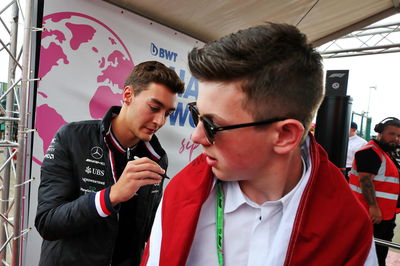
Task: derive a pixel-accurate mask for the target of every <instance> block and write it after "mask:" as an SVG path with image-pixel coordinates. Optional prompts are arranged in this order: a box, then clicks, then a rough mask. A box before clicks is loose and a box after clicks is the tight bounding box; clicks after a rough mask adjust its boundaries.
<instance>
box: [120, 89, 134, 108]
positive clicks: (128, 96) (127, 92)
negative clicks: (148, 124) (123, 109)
mask: <svg viewBox="0 0 400 266" xmlns="http://www.w3.org/2000/svg"><path fill="white" fill-rule="evenodd" d="M133 97H134V94H133V88H132V86H125V88H124V92H123V93H122V101H123V102H124V103H127V104H129V103H130V102H131V101H132V98H133Z"/></svg>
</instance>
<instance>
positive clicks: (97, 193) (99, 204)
mask: <svg viewBox="0 0 400 266" xmlns="http://www.w3.org/2000/svg"><path fill="white" fill-rule="evenodd" d="M100 192H101V191H98V192H96V196H95V198H94V203H95V205H96V210H97V212H98V214H99V215H100V216H101V217H107V216H108V215H107V214H105V213H104V212H103V209H102V208H101V203H100Z"/></svg>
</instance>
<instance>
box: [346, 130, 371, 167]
mask: <svg viewBox="0 0 400 266" xmlns="http://www.w3.org/2000/svg"><path fill="white" fill-rule="evenodd" d="M365 143H367V141H366V140H365V139H363V138H361V137H359V136H357V135H354V136H352V137H349V145H348V147H347V159H346V168H350V167H351V166H352V164H353V160H354V154H356V152H357V151H358V150H359V149H360V148H361V147H362V146H364V144H365Z"/></svg>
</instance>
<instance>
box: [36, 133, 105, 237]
mask: <svg viewBox="0 0 400 266" xmlns="http://www.w3.org/2000/svg"><path fill="white" fill-rule="evenodd" d="M66 131H67V130H66V127H65V126H64V127H62V128H61V129H60V130H59V131H58V132H57V134H56V136H55V137H54V139H53V140H52V142H51V144H50V146H49V148H48V150H47V153H46V155H45V158H44V160H43V164H42V167H41V177H40V178H41V180H40V186H39V191H38V207H37V213H36V218H35V226H36V228H37V230H38V232H39V233H40V235H41V236H42V237H43V238H44V239H46V240H56V239H60V238H65V237H70V236H71V235H73V234H80V233H82V232H83V231H85V230H88V228H90V227H91V226H93V224H94V223H95V222H96V221H99V220H100V219H101V217H100V216H99V215H98V214H97V213H96V208H95V205H94V195H95V193H87V194H85V195H82V196H79V181H78V178H77V177H75V176H73V166H72V160H71V158H70V153H69V152H68V147H70V146H71V144H70V143H69V141H68V140H67V139H68V138H67V137H66V135H68V132H66Z"/></svg>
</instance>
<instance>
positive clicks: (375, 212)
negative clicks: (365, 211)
mask: <svg viewBox="0 0 400 266" xmlns="http://www.w3.org/2000/svg"><path fill="white" fill-rule="evenodd" d="M369 216H370V217H371V221H372V223H373V224H379V223H381V221H382V212H381V209H380V208H379V206H378V205H375V206H369Z"/></svg>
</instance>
